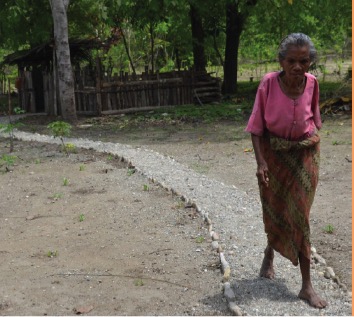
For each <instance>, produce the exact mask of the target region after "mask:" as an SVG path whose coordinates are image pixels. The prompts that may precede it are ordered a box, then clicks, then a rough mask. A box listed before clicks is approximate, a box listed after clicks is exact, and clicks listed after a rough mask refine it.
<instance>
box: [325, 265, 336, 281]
mask: <svg viewBox="0 0 354 317" xmlns="http://www.w3.org/2000/svg"><path fill="white" fill-rule="evenodd" d="M324 277H325V278H328V279H330V278H333V277H335V274H334V271H333V269H332V268H331V267H330V266H328V267H326V270H325V272H324Z"/></svg>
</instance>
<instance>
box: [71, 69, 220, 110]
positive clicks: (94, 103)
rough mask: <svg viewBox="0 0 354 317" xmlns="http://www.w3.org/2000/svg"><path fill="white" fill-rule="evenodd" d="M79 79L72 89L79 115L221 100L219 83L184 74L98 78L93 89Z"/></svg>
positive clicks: (204, 77) (82, 75)
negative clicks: (73, 89)
mask: <svg viewBox="0 0 354 317" xmlns="http://www.w3.org/2000/svg"><path fill="white" fill-rule="evenodd" d="M79 78H80V80H79V81H76V85H75V102H76V109H77V112H78V113H85V114H91V113H92V114H98V115H99V114H114V113H122V112H128V111H137V110H148V109H153V108H156V107H163V106H174V105H185V104H193V103H200V104H203V103H209V102H212V101H219V100H220V99H221V87H220V79H218V78H214V77H212V76H210V75H209V74H206V73H195V72H191V71H184V72H170V73H162V74H159V73H157V74H153V75H152V74H147V73H142V74H141V75H140V76H130V75H128V74H127V73H125V74H123V73H121V74H120V75H119V76H114V77H113V78H103V79H101V78H99V77H98V78H96V85H95V86H86V85H85V84H84V83H85V82H86V79H85V75H84V74H81V75H80V77H79ZM91 82H92V81H91Z"/></svg>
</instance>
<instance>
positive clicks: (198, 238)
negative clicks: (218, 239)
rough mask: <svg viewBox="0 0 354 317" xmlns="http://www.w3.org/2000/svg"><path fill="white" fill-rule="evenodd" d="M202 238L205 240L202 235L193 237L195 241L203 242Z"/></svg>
mask: <svg viewBox="0 0 354 317" xmlns="http://www.w3.org/2000/svg"><path fill="white" fill-rule="evenodd" d="M204 240H205V238H204V237H202V236H199V237H196V238H195V242H196V243H203V242H204Z"/></svg>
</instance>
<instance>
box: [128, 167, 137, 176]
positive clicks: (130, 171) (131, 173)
mask: <svg viewBox="0 0 354 317" xmlns="http://www.w3.org/2000/svg"><path fill="white" fill-rule="evenodd" d="M127 173H128V176H132V175H133V174H134V173H135V168H128V172H127Z"/></svg>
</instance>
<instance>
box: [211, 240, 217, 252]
mask: <svg viewBox="0 0 354 317" xmlns="http://www.w3.org/2000/svg"><path fill="white" fill-rule="evenodd" d="M211 247H212V248H213V250H217V249H218V248H219V243H218V242H217V241H213V242H212V243H211Z"/></svg>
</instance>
